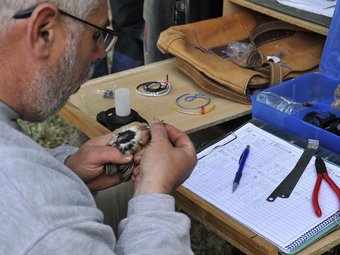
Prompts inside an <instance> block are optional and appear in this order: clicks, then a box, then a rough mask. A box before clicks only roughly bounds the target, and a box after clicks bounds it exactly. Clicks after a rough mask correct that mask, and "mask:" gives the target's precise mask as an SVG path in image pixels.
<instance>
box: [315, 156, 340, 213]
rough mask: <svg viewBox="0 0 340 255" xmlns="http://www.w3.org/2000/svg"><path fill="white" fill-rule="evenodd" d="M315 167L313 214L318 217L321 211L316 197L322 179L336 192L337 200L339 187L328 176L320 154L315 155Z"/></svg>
mask: <svg viewBox="0 0 340 255" xmlns="http://www.w3.org/2000/svg"><path fill="white" fill-rule="evenodd" d="M315 168H316V173H317V180H316V183H315V186H314V190H313V207H314V211H315V214H316V215H317V216H318V217H321V215H322V211H321V208H320V205H319V199H318V197H319V190H320V186H321V182H322V179H325V180H326V181H327V183H328V184H329V186H331V188H332V189H333V190H334V192H335V193H336V195H337V197H338V199H339V202H340V188H339V187H338V186H337V185H336V183H335V182H334V181H333V180H332V179H331V177H329V175H328V173H327V168H326V165H325V162H324V161H323V159H322V158H321V157H320V156H316V158H315Z"/></svg>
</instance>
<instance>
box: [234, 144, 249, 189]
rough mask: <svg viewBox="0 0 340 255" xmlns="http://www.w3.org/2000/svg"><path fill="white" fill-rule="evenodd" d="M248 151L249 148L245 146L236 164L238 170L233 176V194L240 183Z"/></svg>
mask: <svg viewBox="0 0 340 255" xmlns="http://www.w3.org/2000/svg"><path fill="white" fill-rule="evenodd" d="M249 149H250V146H249V145H247V147H246V148H245V149H244V151H243V152H242V154H241V157H240V160H239V162H238V163H239V166H238V170H237V172H236V174H235V178H234V182H233V192H234V191H235V190H236V188H237V186H238V184H239V183H240V179H241V176H242V171H243V168H244V164H245V163H246V160H247V157H248V154H249Z"/></svg>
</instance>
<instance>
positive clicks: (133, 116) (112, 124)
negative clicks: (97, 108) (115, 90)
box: [97, 108, 148, 131]
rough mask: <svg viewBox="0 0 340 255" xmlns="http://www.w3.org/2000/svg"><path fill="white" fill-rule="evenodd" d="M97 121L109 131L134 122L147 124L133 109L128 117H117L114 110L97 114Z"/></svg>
mask: <svg viewBox="0 0 340 255" xmlns="http://www.w3.org/2000/svg"><path fill="white" fill-rule="evenodd" d="M97 121H98V122H99V123H100V124H102V125H103V126H104V127H106V128H108V129H109V130H111V131H113V130H115V129H117V128H120V127H121V126H124V125H126V124H129V123H131V122H134V121H138V122H142V123H148V122H147V121H146V120H145V119H143V118H142V117H141V116H140V115H139V114H138V113H137V112H136V111H135V110H133V109H131V113H130V114H129V115H128V116H124V117H122V116H118V115H117V114H116V108H110V109H108V110H106V111H101V112H99V113H98V114H97Z"/></svg>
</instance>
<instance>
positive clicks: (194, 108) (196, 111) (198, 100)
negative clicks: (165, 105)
mask: <svg viewBox="0 0 340 255" xmlns="http://www.w3.org/2000/svg"><path fill="white" fill-rule="evenodd" d="M210 103H211V99H210V97H208V96H207V95H206V94H200V93H185V94H183V95H180V96H179V97H177V98H176V106H177V107H173V108H172V110H174V111H176V112H179V113H183V114H188V115H203V114H207V113H209V112H211V111H212V110H214V109H215V105H212V106H210V107H208V106H209V105H210Z"/></svg>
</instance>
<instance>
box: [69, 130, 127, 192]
mask: <svg viewBox="0 0 340 255" xmlns="http://www.w3.org/2000/svg"><path fill="white" fill-rule="evenodd" d="M111 138H112V134H111V133H110V134H107V135H104V136H100V137H96V138H93V139H91V140H89V141H88V142H86V143H85V144H84V145H83V146H82V147H81V148H80V149H79V150H78V151H77V152H76V153H74V154H73V155H71V156H70V157H69V158H68V159H67V160H66V161H65V165H66V166H68V167H69V168H70V169H72V170H73V171H74V172H75V173H76V174H77V175H78V176H79V177H80V178H81V179H82V180H83V181H84V182H85V183H86V184H87V185H88V187H89V189H90V190H92V191H97V190H102V189H106V188H109V187H111V186H114V185H117V184H119V183H120V182H121V181H120V176H119V173H116V174H114V175H112V176H110V175H105V174H104V172H105V171H104V165H105V164H108V163H112V164H126V163H129V162H131V161H132V156H131V155H130V156H124V155H123V154H122V153H121V152H120V151H119V150H118V149H117V148H114V147H109V146H107V143H108V141H110V140H111Z"/></svg>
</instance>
